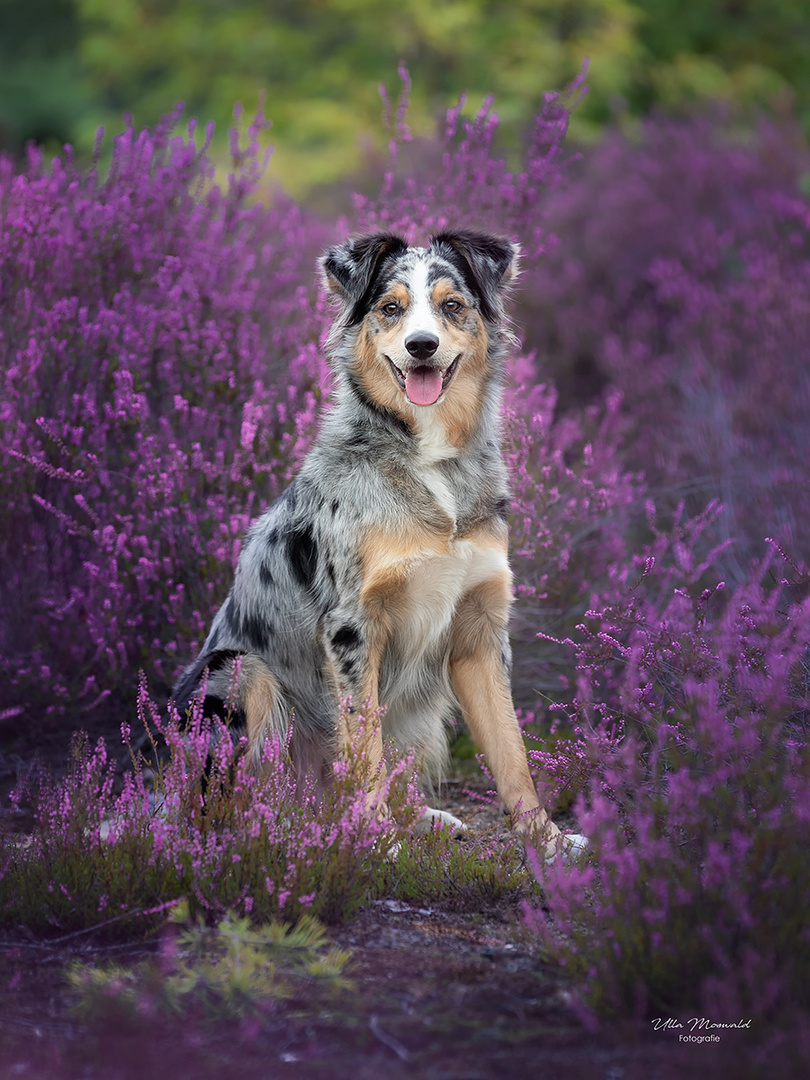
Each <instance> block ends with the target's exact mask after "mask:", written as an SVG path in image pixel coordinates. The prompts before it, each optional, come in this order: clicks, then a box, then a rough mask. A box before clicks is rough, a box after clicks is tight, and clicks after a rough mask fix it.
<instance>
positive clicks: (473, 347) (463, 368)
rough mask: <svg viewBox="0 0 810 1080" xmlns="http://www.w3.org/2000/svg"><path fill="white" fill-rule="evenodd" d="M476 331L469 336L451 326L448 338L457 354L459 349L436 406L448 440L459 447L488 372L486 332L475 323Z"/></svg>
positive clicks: (476, 412)
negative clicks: (458, 356) (451, 376)
mask: <svg viewBox="0 0 810 1080" xmlns="http://www.w3.org/2000/svg"><path fill="white" fill-rule="evenodd" d="M478 326H479V331H478V333H477V334H476V335H475V336H474V337H471V336H470V335H469V334H467V333H464V331H462V330H460V329H458V328H453V329H452V330H451V332H450V333H451V338H452V341H453V348H454V349H455V353H456V355H458V353H459V352H460V353H461V357H460V358H459V361H458V368H457V369H456V373H455V375H454V376H453V378H452V379H451V381H450V385H449V386H448V387H447V390H446V392H445V395H444V399H443V401H442V402H441V404H440V405H439V406H438V415H439V419H440V420H441V422H442V424H443V425H444V429H445V431H446V433H447V440H448V442H450V443H452V445H453V446H458V447H462V446H464V445H465V444H466V443H467V441H468V440H469V438H470V436H471V435H472V433H473V431H474V430H475V427H476V424H477V423H478V418H479V416H480V415H481V408H482V405H483V397H484V379H485V377H486V374H487V344H488V342H487V335H486V331H485V330H484V329H483V327H482V326H481V325H480V323H479V324H478Z"/></svg>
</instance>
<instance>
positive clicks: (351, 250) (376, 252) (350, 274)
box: [320, 232, 408, 323]
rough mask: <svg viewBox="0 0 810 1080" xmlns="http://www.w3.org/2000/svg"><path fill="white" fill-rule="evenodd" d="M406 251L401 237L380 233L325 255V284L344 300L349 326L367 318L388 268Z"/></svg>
mask: <svg viewBox="0 0 810 1080" xmlns="http://www.w3.org/2000/svg"><path fill="white" fill-rule="evenodd" d="M407 250H408V245H407V243H406V242H405V241H404V240H403V239H402V237H401V236H396V235H395V234H394V233H388V232H379V233H372V234H371V235H370V236H360V237H357V238H356V239H353V240H345V241H344V242H343V243H342V244H338V245H337V246H336V247H332V248H329V250H328V251H326V252H324V254H323V255H322V256H321V260H320V265H321V271H322V273H323V280H324V284H325V286H326V288H327V289H328V290H329V292H331V293H333V294H334V295H335V296H337V297H339V298H340V299H341V300H342V301H343V303H344V305H345V307H346V308H347V309H348V310H349V322H350V323H353V322H359V321H360V320H361V319H362V317H363V315H365V313H366V311H367V309H368V305H369V303H370V300H371V297H372V296H373V294H374V290H375V287H376V285H377V282H378V281H379V279H380V276H381V274H382V271H383V268H384V267H385V265H386V264H387V263H388V262H389V261H390V260H391V259H395V258H397V257H398V256H399V255H401V254H403V252H405V251H407Z"/></svg>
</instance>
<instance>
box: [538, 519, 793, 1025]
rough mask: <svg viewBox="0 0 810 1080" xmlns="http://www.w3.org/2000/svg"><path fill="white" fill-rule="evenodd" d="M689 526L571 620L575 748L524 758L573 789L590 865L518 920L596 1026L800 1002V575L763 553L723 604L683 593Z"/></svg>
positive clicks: (763, 1011) (554, 880)
mask: <svg viewBox="0 0 810 1080" xmlns="http://www.w3.org/2000/svg"><path fill="white" fill-rule="evenodd" d="M696 531H697V530H693V531H692V534H691V536H687V537H686V542H685V543H684V542H683V537H681V540H680V541H679V548H680V555H679V559H678V562H677V563H675V562H673V563H672V564H670V565H669V566H666V565H664V566H661V568H660V569H659V565H658V564H657V563H656V560H655V557H654V556H648V557H647V558H646V560H645V561H644V562H643V563H642V564H641V565H639V563H640V560H639V561H638V562H637V564H636V566H634V567H633V568H632V570H631V572H630V574H629V575H628V577H627V578H626V579H625V581H624V582H623V590H622V589H620V590H618V591H617V592H616V593H615V594H614V597H613V602H612V603H611V604H610V605H608V606H605V607H602V608H600V609H599V610H593V611H591V612H589V613H588V616H587V619H586V621H585V623H583V624H582V625H581V626H580V627H579V633H578V635H577V640H576V641H569V646H570V647H571V648H572V652H573V653H574V659H575V663H576V668H577V673H578V677H577V687H576V694H575V696H574V697H573V699H572V700H571V702H570V703H568V704H567V705H565V706H560V708H559V712H560V713H562V722H563V723H564V724H565V725H567V726H568V728H569V730H570V731H571V732H573V737H571V738H570V739H569V740H567V741H564V742H559V743H558V744H557V747H556V751H555V752H554V753H550V752H549V751H548V750H538V751H535V752H534V753H533V755H532V756H533V758H534V763H535V765H536V766H537V767H538V768H539V770H540V772H541V774H542V775H543V777H544V778H545V779H546V780H547V782H548V783H549V785H550V787H551V788H554V787H556V789H557V791H558V792H559V791H561V790H563V789H564V788H565V786H566V785H568V784H571V783H572V780H573V782H575V783H577V784H578V785H580V786H581V788H582V791H583V794H582V795H581V796H580V799H579V807H578V808H579V819H580V826H581V828H582V830H583V831H584V832H585V833H586V834H587V835H588V836H589V838H590V840H591V845H592V856H591V858H590V860H589V861H588V862H587V863H584V864H582V865H579V866H574V867H569V868H565V867H562V866H556V867H553V868H550V869H548V868H543V869H542V870H540V871H539V874H540V877H541V880H542V882H543V887H544V892H545V910H543V909H540V908H537V907H527V909H526V917H527V921H528V923H529V925H530V926H531V927H532V928H533V929H534V930H535V931H536V932H537V933H538V934H540V935H541V937H542V938H543V939H544V940H545V941H546V943H547V944H548V947H549V948H550V949H551V950H552V952H553V953H554V954H555V956H556V957H557V958H558V959H559V960H560V961H561V962H562V963H563V964H564V965H565V966H566V967H567V969H568V970H569V972H570V973H571V975H572V976H573V977H574V978H575V979H576V980H577V982H578V983H579V986H580V992H581V995H582V1001H583V1003H584V1004H585V1005H586V1007H588V1008H589V1009H591V1010H593V1011H594V1012H596V1013H597V1014H601V1015H616V1014H620V1015H627V1014H630V1015H637V1016H638V1015H641V1016H644V1015H654V1016H661V1015H669V1016H677V1015H682V1014H684V1013H687V1012H688V1013H689V1014H690V1015H694V1010H695V1009H699V1008H703V1010H704V1012H705V1014H706V1015H708V1014H709V1013H711V1014H713V1015H722V1016H723V1017H728V1018H736V1017H737V1015H738V1014H745V1015H755V1016H760V1017H761V1016H765V1015H768V1016H773V1015H775V1014H776V1013H777V1012H779V1011H780V1010H781V1011H784V1012H786V1011H788V1010H790V1009H792V1008H795V1007H796V1006H801V1007H804V1008H806V1007H807V1006H808V1005H810V999H808V996H807V980H806V972H807V967H808V964H809V963H810V939H808V935H807V930H806V911H805V897H806V895H807V890H808V888H810V862H808V859H807V850H806V848H807V834H808V822H810V753H808V743H807V717H808V707H809V706H810V597H808V596H807V589H806V583H807V577H806V576H804V578H803V580H799V581H798V582H795V583H794V584H792V585H788V584H786V583H785V584H783V586H782V587H774V582H773V580H772V579H771V580H769V578H770V577H771V572H772V569H773V561H774V560H769V561H766V562H765V563H764V564H763V565H762V566H760V568H759V571H758V574H757V575H756V576H752V579H751V580H750V581H749V582H748V583H747V584H746V585H744V586H741V587H739V588H738V589H737V590H736V591H735V592H734V594H733V596H731V597H730V598H728V599H727V601H726V602H725V604H723V605H722V606H721V605H719V603H718V592H719V591H720V589H721V588H722V583H718V584H717V585H716V586H715V587H714V588H702V589H701V588H697V587H696V585H697V582H698V579H699V578H700V577H701V576H702V575H701V570H702V569H705V567H701V566H700V565H699V563H698V560H696V559H695V558H694V554H695V546H696V539H697V538H696V536H695V532H696ZM662 539H663V538H659V542H660V541H661V540H662ZM716 554H717V553H715V555H716ZM710 558H711V557H710ZM639 571H640V573H639ZM662 584H663V585H664V586H665V587H664V588H663V589H662V588H661V585H662ZM674 584H677V587H675V588H673V587H672V586H673V585H674ZM622 591H623V596H622ZM667 594H668V595H669V599H668V600H667V601H666V602H665V603H664V604H663V605H662V603H661V598H662V597H665V596H666V595H667ZM715 608H716V610H713V609H715Z"/></svg>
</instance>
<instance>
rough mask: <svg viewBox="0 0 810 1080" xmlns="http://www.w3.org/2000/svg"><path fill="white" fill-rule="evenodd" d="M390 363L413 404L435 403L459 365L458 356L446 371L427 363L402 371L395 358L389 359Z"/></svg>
mask: <svg viewBox="0 0 810 1080" xmlns="http://www.w3.org/2000/svg"><path fill="white" fill-rule="evenodd" d="M386 359H388V358H387V357H386ZM388 363H389V364H390V365H391V370H392V371H393V373H394V376H395V378H396V380H397V382H398V383H399V385H400V386H401V387H402V389H403V390H404V391H405V393H406V394H407V395H408V401H410V402H411V404H413V405H434V404H435V403H436V402H437V401H438V400H439V397H440V396H441V393H442V391H443V390H445V389H446V388H447V384H448V383H449V382H450V380H451V379H452V378H453V375H454V374H455V371H456V367H457V366H458V357H456V358H455V360H454V361H453V363H452V364H451V365H450V367H448V368H446V369H445V370H444V371H442V370H441V368H437V367H429V366H428V365H427V364H422V365H421V366H420V367H413V368H409V369H408V371H400V369H399V368H398V367H397V366H396V364H395V363H394V362H393V360H391V359H388Z"/></svg>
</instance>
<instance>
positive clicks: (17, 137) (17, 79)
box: [0, 0, 92, 153]
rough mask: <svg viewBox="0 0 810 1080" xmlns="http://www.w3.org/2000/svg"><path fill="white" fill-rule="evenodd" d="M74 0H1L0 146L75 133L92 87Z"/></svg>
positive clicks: (60, 139)
mask: <svg viewBox="0 0 810 1080" xmlns="http://www.w3.org/2000/svg"><path fill="white" fill-rule="evenodd" d="M80 37H81V28H80V24H79V20H78V13H77V11H76V8H75V4H74V3H73V0H25V2H21V0H0V150H10V151H12V152H15V153H16V152H19V151H20V150H21V149H22V147H23V146H24V145H25V144H26V143H27V142H28V141H30V140H33V141H34V142H38V143H41V144H44V145H46V146H49V147H51V146H54V147H55V146H58V145H59V144H61V143H64V142H67V141H70V140H72V139H73V138H74V136H75V133H76V128H77V125H78V124H79V122H80V119H81V117H82V115H83V114H84V113H85V112H86V111H87V109H88V108H89V107H90V104H91V101H92V90H91V88H90V86H89V85H88V84H87V82H86V80H85V78H84V77H83V74H82V71H81V63H80V60H79V52H78V50H79V42H80Z"/></svg>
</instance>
